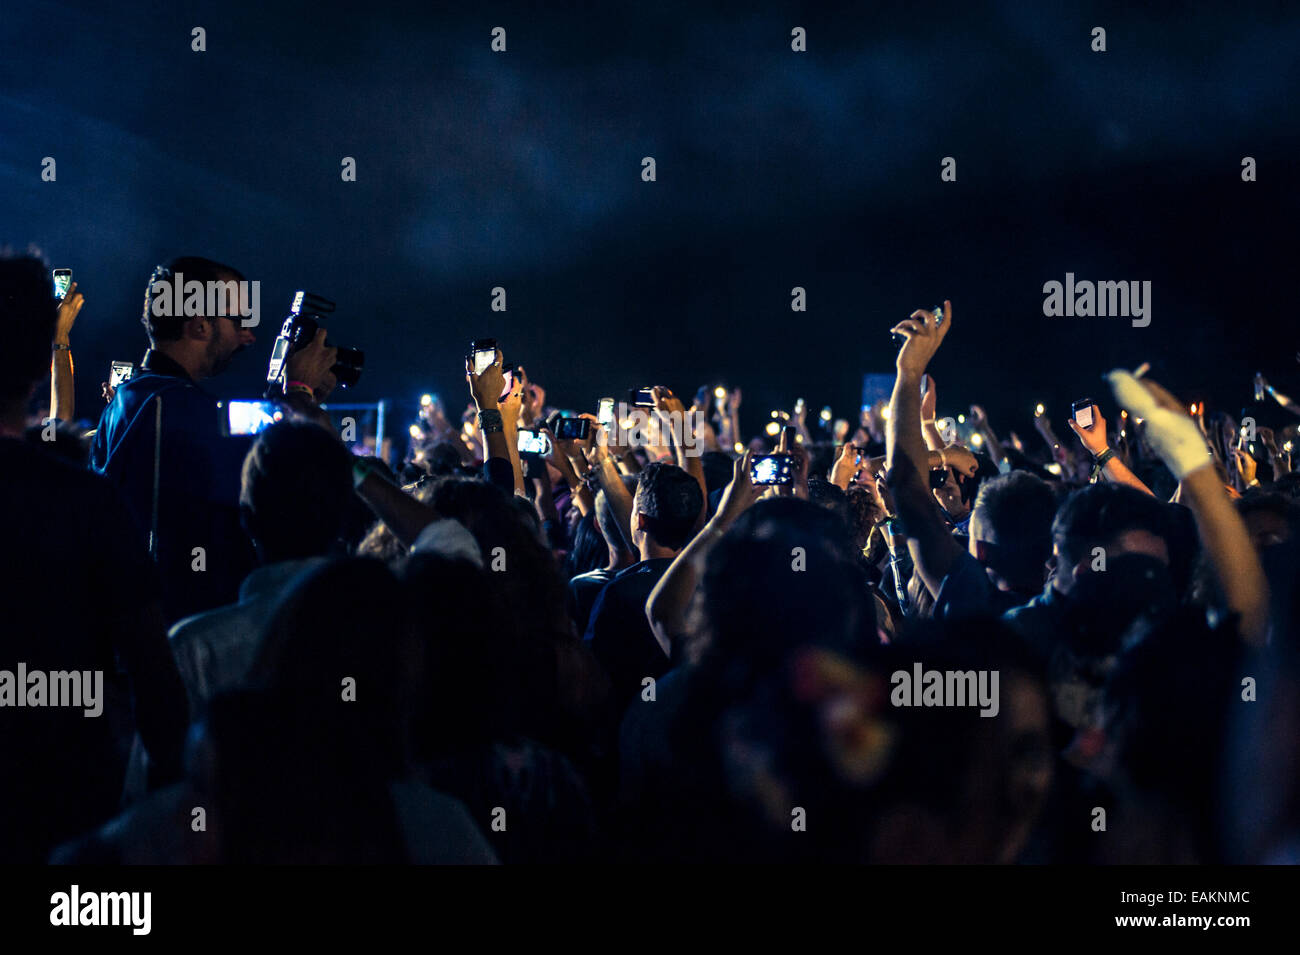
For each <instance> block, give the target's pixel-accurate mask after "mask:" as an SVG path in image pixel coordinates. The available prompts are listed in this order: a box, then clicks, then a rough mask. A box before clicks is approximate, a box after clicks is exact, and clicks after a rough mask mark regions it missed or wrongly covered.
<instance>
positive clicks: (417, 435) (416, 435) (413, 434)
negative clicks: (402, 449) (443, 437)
mask: <svg viewBox="0 0 1300 955" xmlns="http://www.w3.org/2000/svg"><path fill="white" fill-rule="evenodd" d="M422 436H423V435H422V433H421V432H420V429H419V428H418V427H416V426H415V425H411V437H413V438H420V437H422Z"/></svg>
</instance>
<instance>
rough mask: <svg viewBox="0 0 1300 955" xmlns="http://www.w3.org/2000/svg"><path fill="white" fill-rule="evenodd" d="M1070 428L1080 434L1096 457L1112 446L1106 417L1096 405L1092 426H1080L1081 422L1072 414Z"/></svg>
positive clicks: (1093, 407)
mask: <svg viewBox="0 0 1300 955" xmlns="http://www.w3.org/2000/svg"><path fill="white" fill-rule="evenodd" d="M1070 430H1071V431H1073V432H1074V433H1075V434H1077V435H1078V436H1079V440H1080V441H1081V442H1082V443H1083V446H1084V447H1085V448H1087V449H1088V453H1089V454H1091V455H1092V456H1093V457H1094V458H1095V457H1097V455H1099V454H1101V453H1102V452H1103V451H1105V450H1106V449H1107V448H1108V447H1110V444H1109V443H1108V441H1107V439H1106V419H1105V418H1103V417H1102V416H1101V411H1100V410H1099V409H1098V408H1097V406H1096V405H1093V406H1092V427H1090V428H1083V427H1080V425H1079V422H1077V421H1075V420H1074V416H1073V415H1071V416H1070Z"/></svg>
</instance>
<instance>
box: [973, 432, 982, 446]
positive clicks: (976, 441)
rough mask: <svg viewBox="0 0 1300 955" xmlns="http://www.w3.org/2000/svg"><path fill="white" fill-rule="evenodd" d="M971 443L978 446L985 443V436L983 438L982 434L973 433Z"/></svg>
mask: <svg viewBox="0 0 1300 955" xmlns="http://www.w3.org/2000/svg"><path fill="white" fill-rule="evenodd" d="M970 443H971V444H973V445H975V447H977V448H978V447H979V446H980V445H981V444H983V443H984V438H983V436H982V435H979V434H972V435H971V436H970Z"/></svg>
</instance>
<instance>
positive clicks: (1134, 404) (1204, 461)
mask: <svg viewBox="0 0 1300 955" xmlns="http://www.w3.org/2000/svg"><path fill="white" fill-rule="evenodd" d="M1106 379H1107V380H1108V381H1109V382H1110V387H1111V390H1113V391H1114V392H1115V400H1116V401H1118V402H1119V403H1120V405H1121V406H1123V407H1124V408H1127V409H1128V412H1129V414H1131V415H1133V416H1134V417H1138V418H1144V419H1146V438H1147V441H1148V442H1150V444H1151V447H1152V449H1154V450H1155V452H1156V454H1158V455H1160V460H1162V461H1164V462H1165V465H1166V466H1167V467H1168V468H1169V470H1170V471H1172V472H1173V475H1174V477H1175V478H1176V479H1177V480H1179V481H1182V480H1183V478H1185V477H1187V475H1189V474H1191V473H1192V472H1193V471H1199V470H1200V469H1201V468H1207V467H1210V466H1211V464H1212V461H1213V459H1212V458H1211V457H1210V455H1209V453H1208V449H1207V448H1206V444H1205V437H1204V436H1203V435H1202V434H1201V429H1200V428H1198V427H1197V426H1196V422H1195V421H1193V420H1192V419H1191V418H1188V417H1186V416H1185V415H1181V414H1179V413H1178V412H1176V411H1173V410H1171V409H1169V408H1162V407H1160V405H1158V404H1157V403H1156V399H1155V397H1154V396H1153V395H1152V394H1151V392H1149V391H1147V390H1146V388H1145V387H1144V386H1143V385H1142V383H1141V382H1139V381H1138V380H1137V379H1136V378H1134V377H1133V376H1132V375H1131V374H1129V373H1128V372H1127V371H1122V370H1116V371H1112V372H1110V373H1109V374H1108V375H1107V376H1106Z"/></svg>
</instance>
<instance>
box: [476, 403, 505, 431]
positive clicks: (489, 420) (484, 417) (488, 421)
mask: <svg viewBox="0 0 1300 955" xmlns="http://www.w3.org/2000/svg"><path fill="white" fill-rule="evenodd" d="M478 426H479V430H480V431H482V432H483V433H484V434H496V433H497V432H499V431H504V430H505V422H504V421H502V419H501V412H500V411H498V410H497V409H496V408H484V409H483V410H482V411H480V412H479V413H478Z"/></svg>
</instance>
